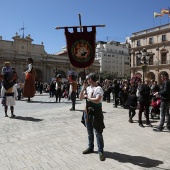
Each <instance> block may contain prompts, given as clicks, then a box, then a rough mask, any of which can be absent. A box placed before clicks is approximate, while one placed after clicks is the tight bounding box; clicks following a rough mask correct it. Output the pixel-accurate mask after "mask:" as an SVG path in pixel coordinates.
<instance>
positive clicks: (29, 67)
mask: <svg viewBox="0 0 170 170" xmlns="http://www.w3.org/2000/svg"><path fill="white" fill-rule="evenodd" d="M31 70H32V64H28V70H26V71H25V73H29V72H30V71H31Z"/></svg>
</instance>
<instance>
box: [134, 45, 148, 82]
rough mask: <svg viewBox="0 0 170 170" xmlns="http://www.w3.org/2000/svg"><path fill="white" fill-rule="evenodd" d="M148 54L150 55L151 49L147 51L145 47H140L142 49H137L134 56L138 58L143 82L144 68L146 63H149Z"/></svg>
mask: <svg viewBox="0 0 170 170" xmlns="http://www.w3.org/2000/svg"><path fill="white" fill-rule="evenodd" d="M150 55H151V51H149V52H148V51H147V50H146V49H145V48H143V49H142V51H138V52H137V54H136V56H137V58H139V59H140V66H141V68H142V72H143V76H142V77H143V82H144V79H145V76H144V75H145V70H146V68H147V65H148V64H149V59H150Z"/></svg>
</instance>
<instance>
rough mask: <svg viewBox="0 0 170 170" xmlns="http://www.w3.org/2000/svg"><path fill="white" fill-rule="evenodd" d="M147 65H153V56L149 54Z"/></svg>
mask: <svg viewBox="0 0 170 170" xmlns="http://www.w3.org/2000/svg"><path fill="white" fill-rule="evenodd" d="M149 65H153V56H150V58H149Z"/></svg>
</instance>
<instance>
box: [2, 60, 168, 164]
mask: <svg viewBox="0 0 170 170" xmlns="http://www.w3.org/2000/svg"><path fill="white" fill-rule="evenodd" d="M27 61H28V65H27V69H26V71H25V72H23V74H25V81H24V82H22V81H17V80H18V77H17V73H16V72H15V69H14V68H12V67H10V65H9V64H10V63H9V62H6V63H5V66H4V67H3V69H2V75H3V80H2V82H1V97H2V102H1V103H2V105H3V106H4V112H5V117H8V114H7V110H8V106H10V110H11V118H14V117H15V115H14V105H15V99H18V100H21V99H22V98H28V100H27V101H28V102H30V98H32V97H34V95H35V93H40V94H42V93H43V92H46V93H49V97H50V98H52V97H55V99H56V103H60V102H61V98H62V97H63V98H68V100H71V102H72V107H71V109H70V111H74V110H75V106H76V98H79V99H80V100H83V99H86V106H85V109H84V111H83V115H82V123H83V124H84V125H85V126H86V128H87V133H88V148H87V149H86V150H84V151H83V154H90V153H93V152H94V150H93V149H94V134H93V130H94V132H95V135H96V139H97V140H96V141H97V146H98V153H99V158H100V160H101V161H104V160H105V156H104V151H103V149H104V139H103V135H102V133H103V129H104V128H105V125H104V117H103V112H102V102H107V103H110V102H113V107H114V108H117V107H118V106H120V107H122V108H124V109H128V113H129V114H128V121H129V122H130V123H133V118H134V116H135V115H136V112H138V124H139V126H140V127H142V128H144V127H145V126H144V125H143V123H144V121H142V114H143V115H144V117H145V118H146V122H145V123H146V125H147V126H149V127H153V126H152V124H151V121H150V116H149V114H151V118H154V117H155V116H156V115H158V117H159V118H160V122H159V125H158V126H157V127H156V128H154V129H153V130H154V131H156V132H161V131H163V129H164V124H165V120H166V129H167V130H168V131H170V115H169V106H170V80H169V75H168V74H167V73H166V72H163V73H162V74H161V80H162V82H161V85H158V84H157V81H155V80H149V79H145V81H144V82H142V81H141V78H140V77H135V78H134V77H133V78H132V79H130V80H121V81H118V80H116V79H115V80H107V79H106V80H104V81H103V82H102V83H101V82H99V81H97V80H98V79H97V76H96V74H95V73H91V74H89V75H88V76H87V77H86V80H85V81H84V82H82V83H78V82H77V81H76V80H77V75H76V73H75V72H72V71H70V72H69V73H68V81H65V82H62V75H61V74H57V75H56V79H55V80H52V81H51V82H50V83H49V84H48V83H42V82H36V81H35V70H34V67H33V60H32V59H31V58H28V59H27Z"/></svg>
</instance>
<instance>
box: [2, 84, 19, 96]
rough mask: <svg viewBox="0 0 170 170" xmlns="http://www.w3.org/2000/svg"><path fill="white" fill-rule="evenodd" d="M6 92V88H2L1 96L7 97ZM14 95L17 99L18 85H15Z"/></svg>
mask: <svg viewBox="0 0 170 170" xmlns="http://www.w3.org/2000/svg"><path fill="white" fill-rule="evenodd" d="M5 92H6V89H5V88H4V86H2V88H1V96H2V97H3V96H5ZM12 93H14V97H17V96H18V91H17V85H16V84H15V85H14V86H13V88H12Z"/></svg>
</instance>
